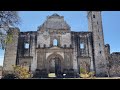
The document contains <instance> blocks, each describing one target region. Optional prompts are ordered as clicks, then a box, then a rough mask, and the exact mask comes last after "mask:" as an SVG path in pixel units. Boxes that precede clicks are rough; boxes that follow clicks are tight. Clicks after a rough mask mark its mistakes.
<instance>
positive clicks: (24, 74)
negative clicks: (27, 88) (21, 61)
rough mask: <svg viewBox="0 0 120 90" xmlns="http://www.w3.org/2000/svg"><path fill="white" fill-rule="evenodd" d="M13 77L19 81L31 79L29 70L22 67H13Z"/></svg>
mask: <svg viewBox="0 0 120 90" xmlns="http://www.w3.org/2000/svg"><path fill="white" fill-rule="evenodd" d="M13 68H14V75H15V76H16V77H18V78H19V79H28V78H30V77H31V74H30V72H29V70H27V69H26V68H25V67H24V66H19V65H17V66H13Z"/></svg>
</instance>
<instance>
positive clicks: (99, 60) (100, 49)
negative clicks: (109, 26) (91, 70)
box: [87, 11, 106, 76]
mask: <svg viewBox="0 0 120 90" xmlns="http://www.w3.org/2000/svg"><path fill="white" fill-rule="evenodd" d="M87 18H88V31H90V32H92V33H93V55H94V67H95V72H96V76H104V75H105V74H106V59H105V50H104V35H103V27H102V17H101V11H87Z"/></svg>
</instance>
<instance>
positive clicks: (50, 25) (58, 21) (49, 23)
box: [41, 13, 70, 30]
mask: <svg viewBox="0 0 120 90" xmlns="http://www.w3.org/2000/svg"><path fill="white" fill-rule="evenodd" d="M41 28H44V29H49V30H70V26H69V25H68V24H67V23H66V21H65V20H64V17H63V16H60V15H58V14H56V13H54V14H53V15H51V16H47V20H46V21H45V22H44V23H43V24H42V25H41Z"/></svg>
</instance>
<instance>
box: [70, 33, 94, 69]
mask: <svg viewBox="0 0 120 90" xmlns="http://www.w3.org/2000/svg"><path fill="white" fill-rule="evenodd" d="M71 41H72V47H73V67H74V69H75V70H76V71H78V57H90V58H91V60H90V63H91V64H90V69H91V71H93V70H94V64H93V63H94V61H93V53H92V52H93V51H92V50H93V41H92V33H91V32H71ZM81 44H83V48H81V46H80V45H81Z"/></svg>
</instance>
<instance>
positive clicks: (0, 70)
mask: <svg viewBox="0 0 120 90" xmlns="http://www.w3.org/2000/svg"><path fill="white" fill-rule="evenodd" d="M2 71H3V67H2V66H0V78H1V77H2Z"/></svg>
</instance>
